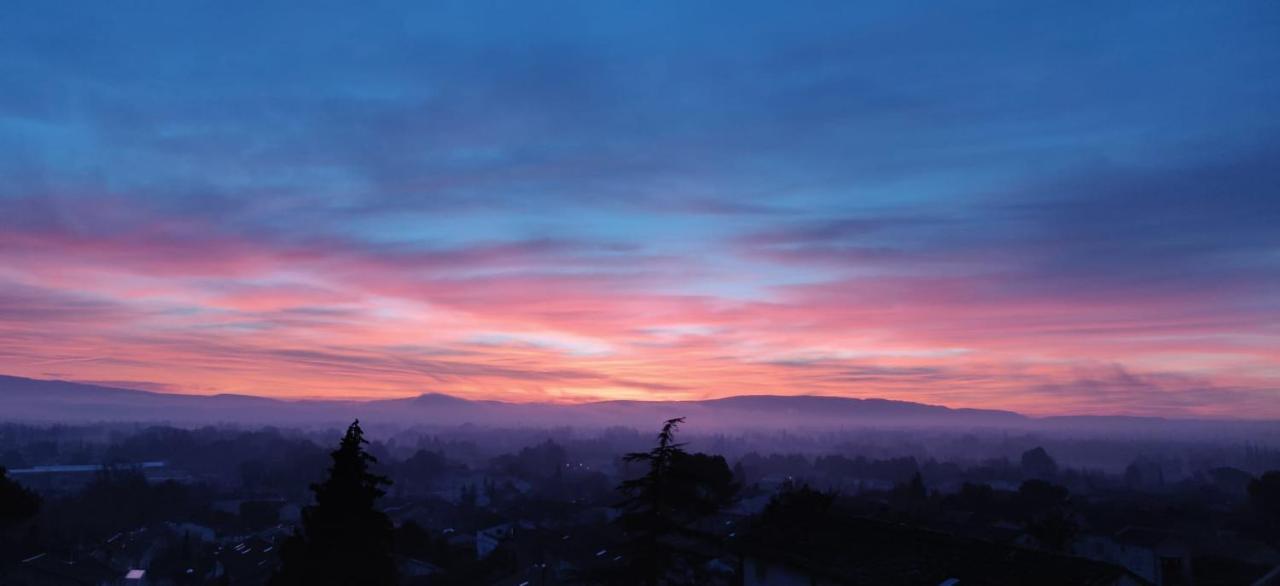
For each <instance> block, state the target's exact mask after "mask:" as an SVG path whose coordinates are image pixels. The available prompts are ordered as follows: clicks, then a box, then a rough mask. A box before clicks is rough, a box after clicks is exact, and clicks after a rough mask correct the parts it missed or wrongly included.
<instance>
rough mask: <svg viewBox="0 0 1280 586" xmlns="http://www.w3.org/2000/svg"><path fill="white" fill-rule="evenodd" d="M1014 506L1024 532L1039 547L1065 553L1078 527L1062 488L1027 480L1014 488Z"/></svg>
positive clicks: (1066, 495)
mask: <svg viewBox="0 0 1280 586" xmlns="http://www.w3.org/2000/svg"><path fill="white" fill-rule="evenodd" d="M1016 503H1017V507H1018V509H1019V510H1020V511H1021V513H1022V515H1023V519H1024V522H1025V524H1026V529H1027V533H1028V534H1029V535H1031V537H1032V538H1034V539H1035V540H1036V541H1037V542H1038V543H1039V544H1040V546H1041V547H1043V548H1045V549H1050V550H1054V551H1063V550H1066V549H1067V547H1068V546H1069V545H1071V540H1072V538H1074V537H1075V535H1076V531H1077V529H1078V526H1077V524H1076V521H1075V518H1074V515H1073V514H1072V510H1071V493H1070V492H1069V491H1068V490H1067V489H1066V487H1063V486H1058V485H1056V484H1053V483H1051V482H1045V481H1043V480H1036V479H1033V480H1028V481H1026V482H1023V483H1022V485H1021V486H1019V487H1018V497H1017V501H1016Z"/></svg>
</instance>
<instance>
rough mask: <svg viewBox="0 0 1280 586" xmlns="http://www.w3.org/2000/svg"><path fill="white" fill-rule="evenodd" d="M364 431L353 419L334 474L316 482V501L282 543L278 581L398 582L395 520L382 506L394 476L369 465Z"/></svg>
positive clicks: (336, 585)
mask: <svg viewBox="0 0 1280 586" xmlns="http://www.w3.org/2000/svg"><path fill="white" fill-rule="evenodd" d="M366 443H368V441H367V440H365V439H364V431H363V430H362V429H360V422H359V420H357V421H355V422H353V423H352V424H351V425H350V426H349V427H348V428H347V432H346V435H344V436H343V438H342V442H341V443H340V444H339V445H338V449H337V450H334V451H333V452H332V453H331V454H330V456H331V457H332V459H333V464H332V466H331V467H330V468H329V478H328V479H326V480H325V481H324V482H322V483H318V484H312V485H311V490H312V491H313V492H314V493H315V501H316V502H315V505H312V506H309V507H307V508H306V509H304V510H303V514H302V527H301V529H300V530H299V531H298V532H297V533H295V534H294V535H293V536H292V537H291V538H289V540H288V541H287V542H285V544H284V545H283V546H282V548H281V554H280V555H281V562H282V564H281V567H280V571H279V572H278V573H277V574H276V576H275V577H274V578H273V580H272V584H273V586H293V585H299V586H300V585H313V584H318V585H333V586H354V585H357V584H359V585H361V586H366V585H367V586H378V585H384V584H395V583H396V569H395V564H394V561H393V560H392V557H391V549H392V535H393V533H392V524H391V520H390V519H389V518H388V517H387V516H386V514H384V513H383V512H381V511H379V510H378V509H377V508H376V506H375V505H376V504H377V500H378V499H379V498H380V497H382V495H383V494H385V491H384V490H383V487H384V486H386V485H389V484H391V481H390V480H388V479H387V478H385V477H383V476H378V475H376V474H373V473H372V472H370V471H369V468H370V465H372V464H375V463H377V459H376V458H374V457H373V456H372V455H370V454H369V453H367V452H366V451H365V449H364V444H366Z"/></svg>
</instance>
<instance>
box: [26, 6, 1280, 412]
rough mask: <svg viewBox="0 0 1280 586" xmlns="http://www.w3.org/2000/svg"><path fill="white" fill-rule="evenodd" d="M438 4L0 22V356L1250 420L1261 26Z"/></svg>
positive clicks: (164, 386) (95, 370) (1278, 220)
mask: <svg viewBox="0 0 1280 586" xmlns="http://www.w3.org/2000/svg"><path fill="white" fill-rule="evenodd" d="M339 6H341V5H339ZM466 6H467V4H466V3H463V4H459V5H456V6H454V7H453V8H451V9H431V10H428V9H425V8H424V9H422V10H421V12H420V14H418V15H417V16H416V17H414V18H410V19H402V17H401V15H398V14H386V15H379V14H378V13H376V12H365V13H361V14H360V15H345V16H344V15H342V14H333V13H327V14H321V13H322V12H325V10H321V9H310V8H309V9H306V10H304V11H299V12H297V13H275V12H270V11H269V10H268V9H262V12H260V13H257V14H255V15H253V19H252V20H254V21H255V22H260V23H271V26H265V25H261V26H260V25H258V24H253V23H252V22H246V21H245V20H243V19H244V15H243V14H237V15H236V16H235V18H232V17H231V15H228V14H223V13H221V12H219V11H218V8H217V5H216V4H214V5H210V7H209V8H208V9H207V10H205V11H197V10H190V9H183V10H178V9H177V8H171V7H170V6H169V5H167V4H160V5H157V6H152V7H150V8H149V9H148V10H147V11H146V12H139V13H123V12H120V11H119V10H120V8H121V7H119V6H113V5H111V4H109V3H104V4H101V5H95V6H93V7H92V10H90V11H85V10H80V9H78V10H77V11H76V12H75V13H57V9H56V8H55V7H53V6H48V7H43V8H39V9H35V10H36V11H35V12H32V13H30V14H23V15H22V16H23V17H24V18H23V19H21V20H23V21H24V24H23V27H22V28H21V29H9V28H6V25H5V24H4V22H0V71H2V72H3V76H4V77H3V81H0V84H2V85H3V88H4V90H3V91H0V178H2V179H3V182H0V373H3V374H10V375H16V376H24V377H33V378H57V379H65V380H74V381H89V382H99V383H105V384H110V385H115V386H122V387H129V388H139V389H148V390H151V389H154V390H165V391H170V392H180V393H198V394H210V393H241V394H253V395H264V396H273V397H283V398H302V397H330V398H338V397H341V398H361V399H367V398H385V397H402V396H410V395H415V394H419V393H424V392H443V393H449V394H454V395H457V396H460V397H466V398H474V399H497V400H505V401H520V402H525V401H555V402H580V401H588V400H602V399H641V400H657V399H695V398H711V397H720V396H728V395H742V394H783V395H786V394H818V395H838V396H849V397H882V398H889V399H900V400H908V401H919V402H925V403H934V404H940V405H947V406H952V407H984V408H999V409H1008V410H1013V411H1019V412H1022V413H1027V414H1034V415H1053V414H1065V413H1072V414H1077V413H1080V414H1089V413H1094V414H1138V415H1164V416H1209V415H1211V416H1223V417H1240V418H1263V417H1269V418H1276V417H1280V193H1277V189H1280V164H1277V161H1280V106H1278V105H1280V77H1277V74H1276V72H1277V71H1280V43H1277V42H1276V38H1275V37H1274V36H1273V33H1274V32H1275V29H1276V27H1275V23H1276V22H1277V21H1276V19H1275V14H1274V12H1275V11H1274V10H1273V11H1271V14H1270V18H1269V19H1268V18H1261V17H1257V16H1256V15H1251V14H1249V13H1246V12H1244V11H1233V9H1231V8H1230V7H1229V6H1218V5H1216V4H1213V3H1201V4H1189V5H1179V6H1175V5H1170V6H1168V7H1167V12H1166V13H1163V14H1162V15H1161V16H1160V17H1159V18H1155V17H1153V16H1152V13H1153V11H1152V10H1150V9H1148V10H1147V11H1146V12H1145V13H1144V14H1143V15H1142V16H1141V17H1138V16H1131V15H1127V14H1124V13H1123V11H1120V12H1117V13H1112V12H1110V11H1113V10H1120V7H1116V6H1112V7H1108V8H1107V10H1108V11H1109V12H1108V14H1107V15H1106V16H1105V18H1103V17H1099V16H1098V15H1093V14H1090V13H1088V12H1087V11H1088V10H1093V9H1086V8H1084V7H1079V8H1074V7H1064V8H1066V10H1068V11H1077V10H1078V11H1080V12H1079V13H1076V12H1069V13H1060V14H1047V13H1046V14H1018V15H1017V16H1018V18H1019V22H1020V23H1021V24H1020V26H1018V27H1009V26H1005V25H1004V20H1003V19H1005V18H1011V17H1012V16H1013V15H1007V14H1002V12H1015V11H1018V10H1020V8H1019V7H1018V6H1017V5H1014V7H1012V8H1011V9H1003V10H1001V11H997V10H991V11H985V12H984V11H982V10H975V9H974V8H973V7H972V6H970V5H968V4H963V3H956V4H951V5H947V8H946V9H947V10H956V11H962V12H957V13H954V14H948V13H946V12H945V11H944V10H934V11H910V10H905V9H904V10H903V11H902V12H897V11H881V12H872V11H868V10H866V9H865V8H864V9H862V10H861V11H860V12H858V13H856V14H847V15H844V16H843V17H839V18H837V17H834V16H833V14H832V13H834V12H838V11H840V10H844V8H842V7H843V6H844V3H838V4H836V5H833V6H828V7H826V8H825V9H824V10H815V11H813V12H812V13H807V14H795V15H791V16H790V17H789V18H786V19H778V18H766V17H765V15H764V14H762V13H758V12H756V11H754V10H752V9H750V8H747V7H744V8H743V9H742V10H735V11H733V13H732V14H725V13H721V12H718V11H713V10H711V9H709V8H707V9H702V10H703V11H702V12H693V13H687V14H684V15H683V16H682V17H681V18H679V19H671V18H669V17H662V16H660V15H658V14H657V12H658V11H654V12H653V13H650V12H648V11H640V9H641V8H642V7H641V6H640V5H636V7H635V8H636V10H637V12H636V13H633V14H623V13H619V12H617V11H604V10H600V9H597V8H595V6H596V4H595V3H584V4H581V5H576V6H575V7H573V8H569V7H568V6H567V5H565V6H561V7H560V12H559V13H556V14H550V13H548V11H547V10H546V9H536V8H534V7H532V6H530V7H529V8H528V10H530V11H531V12H529V13H521V12H520V11H521V10H522V8H521V6H522V5H520V4H518V3H517V4H513V5H511V6H509V7H508V8H509V10H510V11H509V12H507V13H505V14H504V16H502V17H499V18H495V17H494V16H493V15H492V14H487V15H482V14H478V13H472V12H471V11H470V10H469V9H468V8H466ZM170 10H172V12H170ZM335 10H340V8H337V9H335ZM347 16H349V18H348V17H347ZM357 16H358V17H357ZM1064 20H1070V21H1071V22H1073V23H1074V25H1073V26H1072V27H1070V28H1064V27H1059V26H1057V24H1058V23H1060V22H1062V21H1064ZM319 22H324V23H325V26H318V25H317V23H319ZM34 23H42V24H40V25H38V26H37V25H36V24H34ZM872 25H874V26H872ZM335 29H336V30H335ZM1135 31H1137V32H1135ZM175 43H177V44H180V45H181V46H183V48H184V50H183V51H156V50H154V48H155V47H157V46H175ZM53 46H56V47H59V48H58V49H57V50H51V49H50V48H49V47H53ZM1013 46H1016V47H1021V48H1022V49H1021V50H1019V51H1009V50H1007V48H1008V47H1013ZM889 56H892V57H893V59H892V60H889V59H888V57H889ZM906 64H912V66H910V67H907V66H906Z"/></svg>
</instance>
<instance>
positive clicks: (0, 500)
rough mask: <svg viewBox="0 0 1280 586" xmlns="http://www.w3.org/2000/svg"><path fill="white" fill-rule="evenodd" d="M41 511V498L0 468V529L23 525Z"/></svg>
mask: <svg viewBox="0 0 1280 586" xmlns="http://www.w3.org/2000/svg"><path fill="white" fill-rule="evenodd" d="M39 510H40V497H39V495H37V494H36V493H34V492H31V491H30V490H27V489H26V487H24V486H22V485H21V484H18V483H17V482H15V481H14V480H13V479H11V478H9V471H8V470H7V469H5V468H4V467H3V466H0V528H4V527H8V526H11V525H16V524H18V523H21V522H23V521H25V520H27V519H30V518H31V517H34V516H35V514H36V513H37V512H39Z"/></svg>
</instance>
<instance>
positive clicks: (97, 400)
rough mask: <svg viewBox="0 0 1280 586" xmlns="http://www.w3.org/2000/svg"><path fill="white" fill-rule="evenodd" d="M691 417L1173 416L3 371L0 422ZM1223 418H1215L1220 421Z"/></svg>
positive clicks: (637, 420) (965, 420)
mask: <svg viewBox="0 0 1280 586" xmlns="http://www.w3.org/2000/svg"><path fill="white" fill-rule="evenodd" d="M677 416H685V417H690V418H696V419H697V420H698V421H699V422H700V425H701V426H704V427H717V426H719V427H733V426H738V427H765V428H783V429H789V428H793V427H795V428H803V427H815V426H816V427H827V428H831V427H847V426H849V425H856V426H889V425H893V426H907V427H936V426H943V427H1026V426H1029V425H1040V426H1067V425H1075V424H1082V425H1088V426H1091V427H1107V426H1118V425H1121V424H1134V423H1140V424H1142V425H1147V426H1161V425H1166V424H1168V423H1170V422H1174V421H1181V422H1196V421H1203V422H1206V423H1207V422H1212V421H1214V420H1170V419H1165V418H1159V417H1133V416H1127V415H1116V416H1107V415H1101V416H1100V415H1058V416H1052V417H1039V418H1037V417H1030V416H1027V415H1022V414H1019V413H1016V412H1013V411H1005V410H997V409H974V408H952V407H946V406H942V405H932V404H927V403H916V402H912V401H902V400H897V399H884V398H878V397H873V398H856V397H837V396H830V395H777V394H768V395H733V396H728V397H719V398H714V399H698V400H682V401H669V400H667V401H637V400H604V401H594V402H586V403H572V404H556V403H510V402H504V401H495V400H471V399H465V398H462V397H457V396H454V395H450V394H447V393H439V392H424V393H420V394H418V395H415V396H410V397H400V398H392V399H373V400H368V401H358V400H334V399H297V400H291V399H279V398H274V397H260V396H255V395H245V394H237V393H220V394H216V395H187V394H181V393H165V392H157V391H152V390H143V389H130V388H122V387H114V386H106V385H100V384H94V383H80V382H75V381H66V380H54V379H32V378H24V377H16V376H11V375H0V421H30V422H63V423H74V422H106V421H114V422H149V421H154V422H167V423H186V424H195V423H219V422H231V423H239V424H292V425H305V424H319V423H326V424H327V423H334V422H340V421H342V420H346V419H350V418H352V417H362V418H365V417H367V418H376V419H379V420H384V421H391V422H396V423H402V424H410V425H412V424H438V425H462V424H466V423H472V424H480V425H495V426H564V425H565V424H566V422H571V423H572V424H574V425H580V426H592V425H595V426H610V425H636V426H643V427H646V428H647V427H652V425H653V424H654V422H657V421H661V420H662V419H666V418H669V417H677ZM1221 421H1223V420H1218V422H1221Z"/></svg>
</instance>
